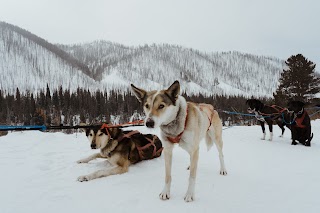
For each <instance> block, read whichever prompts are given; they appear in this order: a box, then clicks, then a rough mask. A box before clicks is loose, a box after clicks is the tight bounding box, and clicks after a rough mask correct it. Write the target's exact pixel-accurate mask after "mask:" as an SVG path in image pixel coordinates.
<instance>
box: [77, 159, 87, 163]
mask: <svg viewBox="0 0 320 213" xmlns="http://www.w3.org/2000/svg"><path fill="white" fill-rule="evenodd" d="M77 163H88V162H87V161H85V160H84V159H82V160H78V161H77Z"/></svg>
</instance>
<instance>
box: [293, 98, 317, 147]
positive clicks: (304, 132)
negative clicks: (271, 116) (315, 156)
mask: <svg viewBox="0 0 320 213" xmlns="http://www.w3.org/2000/svg"><path fill="white" fill-rule="evenodd" d="M304 106H305V103H303V102H301V101H290V102H289V103H288V111H289V112H291V113H293V117H294V123H293V124H292V125H291V137H292V143H291V144H292V145H297V144H298V143H297V142H296V141H298V142H299V143H301V144H303V145H305V146H311V140H312V138H313V133H311V123H310V117H309V115H308V113H307V111H306V110H305V109H304Z"/></svg>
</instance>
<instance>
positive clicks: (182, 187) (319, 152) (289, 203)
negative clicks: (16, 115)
mask: <svg viewBox="0 0 320 213" xmlns="http://www.w3.org/2000/svg"><path fill="white" fill-rule="evenodd" d="M137 128H138V129H139V130H140V131H141V132H144V133H148V132H149V131H148V130H147V129H146V128H144V127H136V128H135V129H137ZM312 128H313V133H314V138H313V140H312V143H311V147H305V146H301V145H297V146H292V145H290V143H291V142H290V131H288V130H286V132H285V135H284V137H283V138H280V137H276V136H277V135H280V129H279V128H278V127H276V126H275V127H274V131H275V137H274V141H272V142H270V141H262V140H260V137H261V129H260V126H250V127H246V126H242V127H240V126H239V127H231V128H228V129H225V130H223V139H224V154H225V162H226V167H227V170H228V176H221V175H219V158H218V152H217V151H216V149H215V147H213V148H212V149H211V150H210V151H209V152H207V151H206V147H205V144H204V142H203V143H201V148H200V159H199V166H198V176H197V181H196V182H197V183H196V200H195V201H194V202H192V203H185V202H184V200H183V197H184V194H185V192H186V190H187V181H188V173H189V172H188V171H187V170H186V168H187V166H188V165H189V156H188V154H187V153H186V152H185V151H184V150H182V149H181V148H179V147H175V149H174V153H173V154H174V156H173V169H172V188H171V198H170V200H168V201H161V200H160V199H159V197H158V195H159V193H160V191H161V190H162V187H163V183H164V159H163V156H161V157H160V158H157V159H154V160H150V161H145V162H141V163H139V164H136V165H134V166H132V167H130V169H129V172H128V173H125V174H122V175H115V176H110V177H105V178H100V179H96V180H92V181H89V182H83V183H80V182H78V181H77V177H78V176H80V175H84V174H88V173H90V172H93V171H96V170H98V169H104V168H105V167H106V163H105V161H104V160H94V161H92V162H90V163H88V164H77V163H76V161H77V160H79V159H81V158H83V157H87V156H88V155H90V154H92V153H94V152H96V151H92V150H90V146H89V143H88V141H87V139H86V137H85V135H84V133H78V134H72V135H65V134H63V133H43V132H38V131H27V132H12V133H9V134H8V135H7V136H3V137H0V170H1V171H2V173H1V181H0V189H1V190H0V212H1V213H20V212H24V213H29V212H30V213H31V212H32V213H43V212H46V213H56V212H77V213H88V212H94V213H105V212H113V213H120V212H153V213H158V212H159V213H163V212H168V213H171V212H172V213H173V212H186V213H188V212H190V213H191V212H192V213H194V212H201V213H202V212H208V213H209V212H210V213H211V212H223V213H229V212H230V213H234V212H239V213H242V212H245V213H257V212H259V213H270V212H272V213H283V212H290V213H301V212H308V213H318V212H319V211H320V205H319V194H320V181H319V177H320V170H319V169H318V165H320V157H319V156H320V120H316V121H312ZM154 133H157V131H155V132H154ZM244 133H245V134H244Z"/></svg>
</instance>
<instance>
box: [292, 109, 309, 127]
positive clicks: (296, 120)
mask: <svg viewBox="0 0 320 213" xmlns="http://www.w3.org/2000/svg"><path fill="white" fill-rule="evenodd" d="M306 114H307V112H306V111H304V112H303V114H302V116H301V117H300V118H296V119H295V122H296V125H297V127H298V128H306V125H303V124H302V122H303V120H304V118H305V117H306Z"/></svg>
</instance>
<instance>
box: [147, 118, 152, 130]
mask: <svg viewBox="0 0 320 213" xmlns="http://www.w3.org/2000/svg"><path fill="white" fill-rule="evenodd" d="M146 126H147V127H148V128H153V127H154V121H153V120H152V119H148V120H147V122H146Z"/></svg>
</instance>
